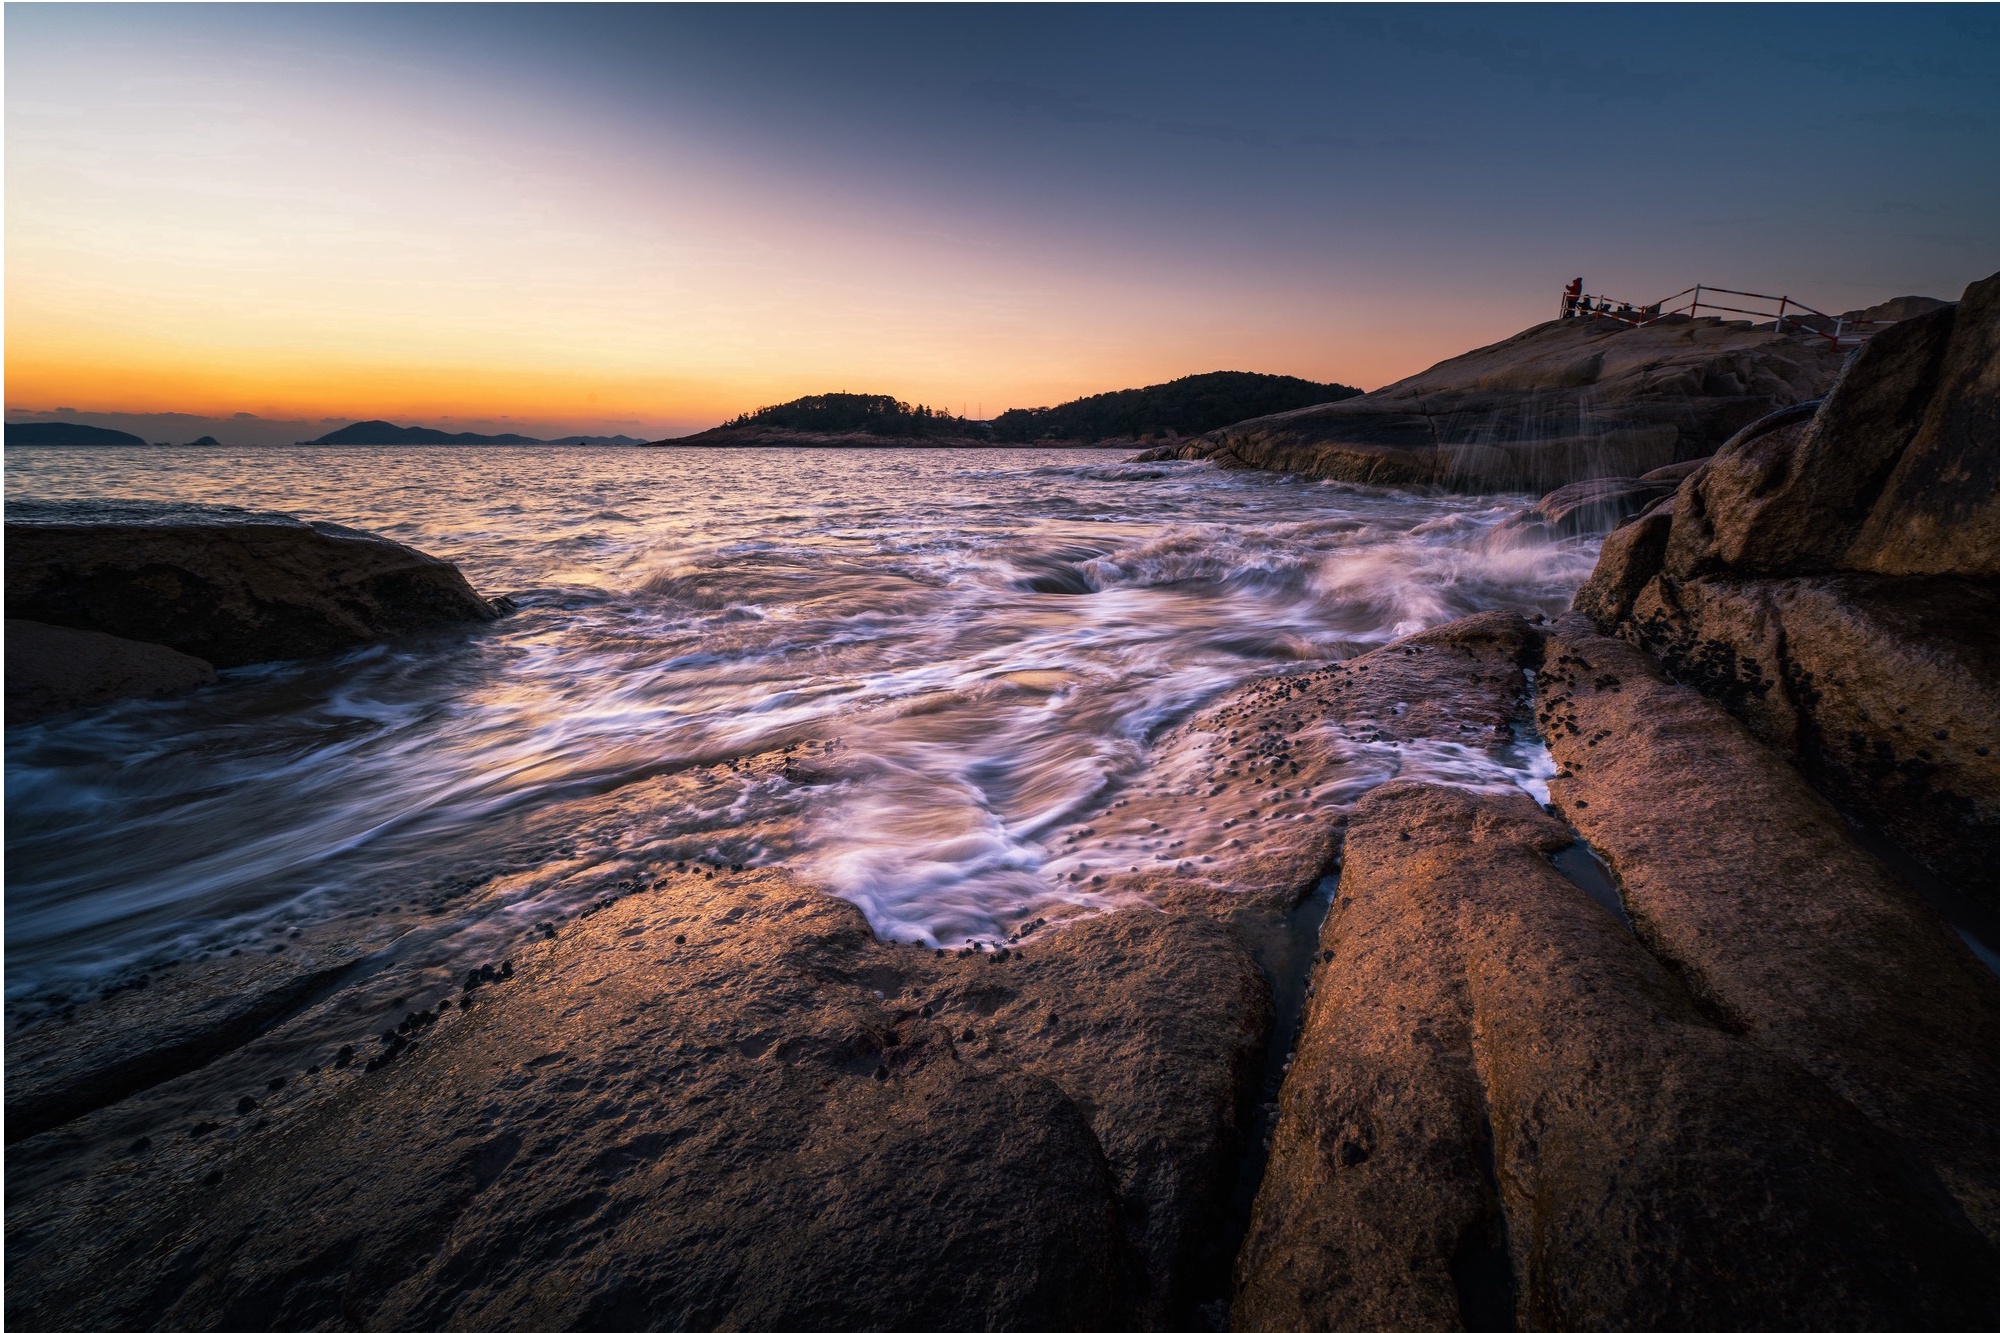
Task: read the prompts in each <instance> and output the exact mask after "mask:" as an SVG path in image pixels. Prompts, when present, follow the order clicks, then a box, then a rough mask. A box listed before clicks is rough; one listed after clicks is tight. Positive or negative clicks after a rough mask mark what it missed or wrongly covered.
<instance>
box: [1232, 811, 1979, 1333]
mask: <svg viewBox="0 0 2000 1333" xmlns="http://www.w3.org/2000/svg"><path fill="white" fill-rule="evenodd" d="M1570 837H1571V833H1570V831H1569V830H1568V829H1566V828H1564V827H1563V826H1562V825H1560V824H1558V823H1557V822H1556V821H1554V820H1552V819H1549V818H1547V817H1546V816H1544V815H1543V814H1542V813H1541V812H1539V811H1538V810H1536V809H1535V807H1534V805H1533V804H1532V803H1531V802H1529V801H1528V800H1527V799H1526V798H1525V797H1522V796H1518V795H1515V796H1491V795H1475V794H1472V793H1469V792H1464V791H1460V790H1457V789H1453V788H1445V787H1437V786H1431V785H1427V784H1419V783H1409V782H1396V783H1391V784H1389V785H1387V786H1384V787H1381V788H1378V789H1376V790H1375V791H1374V792H1373V793H1371V794H1370V795H1368V796H1366V797H1364V798H1363V799H1362V800H1361V802H1360V804H1359V805H1358V806H1357V808H1356V810H1355V813H1354V816H1353V818H1352V820H1351V822H1350V824H1349V830H1348V835H1347V852H1346V864H1345V868H1344V870H1343V874H1342V879H1341V885H1340V895H1341V902H1340V904H1339V906H1338V907H1336V909H1335V910H1334V912H1333V913H1331V914H1330V915H1329V917H1328V918H1327V921H1326V923H1325V926H1324V927H1323V929H1322V934H1321V943H1322V945H1323V947H1324V948H1325V949H1326V950H1328V951H1330V952H1331V960H1330V962H1329V963H1328V964H1327V966H1326V967H1324V968H1323V969H1322V970H1321V973H1320V980H1319V983H1318V988H1317V990H1316V993H1315V994H1314V996H1313V999H1312V1002H1311V1005H1310V1007H1309V1010H1308V1014H1307V1017H1306V1020H1305V1027H1304V1031H1303V1033H1302V1035H1301V1039H1300V1044H1299V1049H1298V1053H1297V1055H1296V1057H1295V1059H1294V1062H1293V1065H1292V1070H1291V1074H1290V1077H1289V1078H1288V1080H1287V1082H1286V1085H1285V1091H1284V1095H1283V1099H1282V1106H1281V1111H1280V1119H1279V1124H1278V1131H1277V1135H1276V1139H1275V1142H1274V1144H1273V1148H1272V1157H1271V1166H1270V1169H1269V1171H1268V1173H1267V1174H1266V1176H1265V1179H1264V1184H1263V1187H1262V1190H1261V1191H1260V1193H1259V1195H1258V1200H1257V1206H1256V1212H1255V1216H1254V1219H1253V1223H1252V1229H1251V1233H1250V1236H1249V1238H1248V1241H1247V1243H1246V1244H1245V1247H1244V1250H1243V1254H1242V1258H1241V1261H1240V1270H1239V1280H1240V1287H1239V1295H1238V1299H1237V1302H1236V1308H1235V1311H1234V1315H1235V1318H1234V1320H1233V1323H1232V1327H1234V1328H1237V1329H1242V1330H1265V1329H1284V1330H1295V1329H1328V1330H1332V1329H1392V1328H1393V1329H1406V1328H1418V1329H1452V1330H1456V1329H1461V1328H1472V1329H1482V1328H1515V1327H1522V1328H1636V1327H1647V1328H1787V1329H1802V1330H1803V1329H1814V1328H1828V1327H1842V1328H1849V1327H1863V1328H1908V1329H1921V1328H1930V1327H1938V1326H1949V1325H1955V1324H1975V1325H1976V1324H1981V1323H1985V1322H1990V1321H1991V1320H1992V1319H1994V1318H1996V1317H2000V1284H1996V1283H1995V1281H1994V1277H1993V1273H1994V1270H1993V1267H1992V1264H1993V1258H1994V1254H1993V1250H1992V1249H1991V1247H1990V1246H1989V1245H1988V1244H1987V1243H1986V1241H1985V1239H1984V1238H1983V1237H1982V1236H1981V1235H1980V1234H1979V1233H1978V1232H1977V1231H1976V1230H1974V1229H1973V1228H1972V1227H1970V1226H1968V1225H1967V1224H1966V1222H1965V1219H1964V1217H1963V1216H1962V1215H1960V1214H1959V1213H1958V1211H1957V1209H1956V1208H1955V1207H1953V1206H1952V1204H1951V1202H1950V1200H1949V1199H1947V1198H1946V1197H1944V1195H1943V1194H1942V1192H1941V1191H1939V1190H1938V1189H1937V1187H1936V1183H1935V1181H1934V1180H1933V1179H1932V1178H1931V1177H1930V1173H1929V1171H1928V1170H1927V1169H1926V1168H1925V1166H1924V1164H1923V1163H1922V1162H1921V1161H1920V1160H1918V1159H1917V1158H1915V1157H1914V1156H1913V1154H1912V1153H1911V1151H1910V1150H1909V1148H1908V1147H1907V1146H1905V1145H1904V1144H1902V1143H1901V1142H1899V1141H1898V1140H1897V1138H1896V1137H1895V1136H1894V1135H1893V1134H1891V1133H1888V1132H1885V1131H1884V1130H1883V1129H1881V1128H1880V1127H1878V1126H1876V1125H1874V1124H1871V1123H1870V1121H1869V1120H1868V1119H1867V1118H1866V1117H1864V1116H1863V1115H1862V1114H1861V1113H1860V1112H1858V1111H1857V1110H1856V1109H1855V1108H1854V1107H1853V1106H1851V1105H1849V1104H1848V1103H1847V1102H1846V1101H1844V1100H1843V1099H1842V1098H1841V1097H1840V1096H1839V1095H1837V1094H1836V1093H1835V1092H1834V1091H1833V1090H1832V1089H1830V1088H1828V1087H1827V1086H1826V1085H1824V1084H1822V1083H1820V1082H1818V1081H1816V1080H1815V1079H1814V1078H1813V1077H1811V1076H1810V1075H1809V1074H1807V1073H1806V1072H1804V1071H1803V1070H1802V1069H1801V1068H1800V1067H1799V1066H1798V1065H1797V1064H1795V1063H1793V1062H1792V1061H1791V1060H1789V1059H1787V1058H1784V1057H1782V1056H1779V1055H1775V1054H1773V1053H1771V1052H1769V1051H1766V1050H1764V1049H1761V1048H1760V1047H1759V1045H1758V1044H1757V1043H1756V1042H1755V1041H1754V1040H1746V1039H1745V1038H1744V1037H1742V1036H1739V1035H1736V1034H1734V1033H1732V1032H1731V1031H1729V1030H1727V1029H1726V1028H1724V1027H1722V1026H1719V1025H1718V1024H1717V1023H1716V1022H1714V1021H1712V1020H1711V1019H1709V1018H1707V1017H1706V1016H1704V1014H1703V1013H1702V1011H1701V1006H1700V1003H1699V1002H1698V1000H1697V998H1696V997H1695V996H1693V995H1691V994H1690V993H1689V992H1688V990H1687V988H1686V987H1685V986H1684V985H1683V984H1682V983H1681V981H1680V979H1679V978H1678V977H1677V976H1676V975H1675V974H1674V972H1673V971H1671V970H1670V969H1669V968H1667V967H1664V966H1662V964H1661V963H1660V962H1659V961H1658V960H1656V959H1655V958H1654V957H1652V956H1651V955H1650V954H1649V953H1648V952H1647V950H1646V949H1645V948H1644V947H1643V946H1642V945H1641V944H1640V943H1639V942H1638V941H1637V940H1635V939H1634V938H1633V937H1632V936H1631V935H1630V934H1628V933H1627V932H1626V931H1625V930H1624V929H1623V928H1621V927H1620V926H1619V925H1618V923H1617V922H1616V921H1615V920H1614V919H1613V918H1612V917H1611V916H1610V914H1608V913H1607V912H1605V911H1604V910H1603V909H1602V908H1600V907H1599V906H1597V905H1596V904H1595V903H1592V902H1591V901H1590V900H1589V899H1588V898H1587V897H1586V896H1585V895H1584V893H1583V891H1582V890H1580V889H1578V888H1577V887H1576V886H1575V885H1573V884H1571V883H1570V882H1569V881H1568V880H1567V879H1565V878H1564V877H1563V876H1562V875H1561V873H1560V872H1558V871H1557V870H1556V869H1555V868H1554V867H1553V866H1552V865H1551V864H1550V863H1549V860H1548V854H1549V853H1550V852H1552V851H1554V850H1556V849H1557V848H1559V847H1561V846H1563V845H1564V844H1565V843H1566V841H1567V840H1568V839H1569V838H1570Z"/></svg>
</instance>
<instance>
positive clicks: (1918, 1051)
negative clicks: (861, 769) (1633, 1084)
mask: <svg viewBox="0 0 2000 1333" xmlns="http://www.w3.org/2000/svg"><path fill="white" fill-rule="evenodd" d="M1885 667H1886V664H1885ZM1919 683H1920V682H1919ZM1539 684H1540V687H1541V689H1540V693H1541V711H1540V714H1539V717H1540V720H1541V722H1542V724H1543V730H1544V733H1545V734H1546V735H1547V736H1548V738H1549V746H1550V749H1551V750H1552V751H1553V752H1554V754H1555V757H1556V759H1557V760H1558V761H1559V762H1560V763H1561V764H1562V766H1563V769H1564V775H1563V776H1560V777H1557V778H1555V779H1552V780H1551V781H1550V783H1549V792H1550V795H1551V798H1552V799H1553V801H1554V802H1555V804H1556V805H1557V806H1558V807H1560V808H1561V809H1562V810H1563V811H1564V813H1565V814H1566V815H1567V816H1568V818H1569V820H1570V822H1571V823H1573V824H1574V825H1575V826H1576V827H1577V829H1578V830H1579V831H1580V832H1581V833H1582V834H1583V835H1584V836H1585V837H1587V838H1588V839H1589V840H1590V843H1591V845H1592V846H1593V847H1595V848H1596V849H1597V850H1598V851H1599V853H1601V854H1602V855H1603V857H1604V858H1605V860H1606V861H1607V862H1608V863H1609V864H1610V865H1611V866H1612V868H1613V869H1614V870H1615V871H1616V872H1617V875H1618V878H1619V881H1620V885H1621V887H1622V889H1623V891H1624V901H1625V906H1626V908H1627V909H1628V910H1629V911H1630V913H1631V916H1632V922H1633V926H1634V928H1635V929H1636V930H1637V932H1638V935H1639V938H1640V939H1641V940H1643V941H1644V942H1645V943H1646V945H1647V946H1648V947H1649V948H1650V949H1652V950H1653V952H1655V953H1656V954H1658V955H1659V956H1660V957H1661V958H1663V959H1664V960H1666V961H1667V962H1668V963H1669V964H1670V965H1671V966H1672V967H1673V968H1674V970H1675V971H1676V972H1677V973H1679V974H1680V975H1681V976H1682V977H1683V978H1684V979H1685V980H1686V982H1687V984H1688V985H1689V987H1690V989H1691V991H1692V993H1693V994H1694V996H1695V998H1696V999H1697V1000H1698V1001H1699V1002H1701V1003H1702V1004H1703V1005H1704V1006H1705V1007H1706V1009H1707V1012H1708V1013H1709V1014H1710V1015H1711V1016H1712V1017H1713V1018H1714V1019H1715V1020H1716V1021H1717V1022H1719V1023H1721V1024H1723V1025H1724V1026H1725V1027H1728V1028H1730V1029H1732V1030H1735V1031H1739V1032H1741V1033H1743V1034H1744V1035H1745V1037H1746V1038H1747V1039H1748V1040H1750V1041H1751V1042H1753V1043H1754V1044H1756V1045H1757V1046H1759V1047H1761V1048H1763V1049H1765V1050H1768V1051H1770V1052H1772V1053H1773V1054H1776V1055H1779V1056H1782V1057H1784V1058H1785V1059H1788V1060H1792V1061H1795V1062H1796V1063H1797V1064H1798V1065H1799V1066H1800V1067H1801V1068H1804V1069H1806V1070H1808V1071H1809V1072H1811V1073H1813V1074H1814V1075H1815V1076H1817V1077H1819V1078H1820V1079H1822V1080H1823V1081H1824V1082H1825V1083H1826V1084H1827V1085H1828V1086H1829V1087H1831V1088H1833V1089H1835V1090H1836V1091H1838V1092H1839V1093H1840V1094H1841V1095H1842V1096H1843V1097H1845V1098H1846V1099H1847V1100H1849V1101H1850V1102H1852V1103H1854V1105H1856V1106H1857V1107H1859V1108H1860V1109H1861V1110H1862V1111H1863V1112H1865V1113H1866V1114H1867V1115H1868V1117H1869V1118H1870V1119H1871V1120H1873V1121H1874V1122H1875V1123H1876V1124H1878V1125H1879V1126H1881V1128H1882V1129H1884V1130H1885V1131H1887V1132H1888V1133H1890V1134H1892V1135H1893V1136H1894V1137H1896V1138H1897V1139H1899V1140H1901V1141H1902V1142H1904V1143H1906V1144H1907V1145H1909V1147H1910V1148H1911V1149H1912V1150H1913V1151H1914V1152H1915V1153H1916V1154H1917V1155H1918V1156H1919V1157H1920V1158H1922V1159H1923V1160H1924V1161H1926V1162H1928V1163H1929V1165H1930V1167H1931V1169H1932V1170H1934V1171H1935V1172H1936V1174H1937V1177H1938V1179H1939V1180H1940V1181H1941V1182H1942V1183H1943V1184H1944V1186H1945V1187H1946V1188H1947V1189H1948V1190H1950V1191H1951V1193H1952V1194H1954V1195H1955V1196H1956V1197H1957V1199H1958V1202H1959V1205H1960V1206H1961V1207H1962V1208H1963V1209H1964V1212H1965V1215H1966V1216H1967V1217H1969V1218H1970V1219H1971V1220H1972V1222H1973V1223H1974V1225H1976V1226H1978V1227H1979V1228H1980V1229H1981V1230H1982V1231H1984V1232H1985V1233H1986V1235H1987V1236H1988V1237H1989V1238H1990V1239H1991V1240H1993V1241H1995V1242H2000V1119H1996V1118H1995V1116H1994V1114H1993V1108H1994V1107H1996V1106H2000V977H1996V976H1995V975H1994V974H1993V973H1991V972H1989V971H1987V970H1986V969H1985V968H1984V967H1982V966H1981V965H1980V963H1979V962H1978V961H1977V960H1976V959H1975V958H1974V957H1973V956H1972V954H1971V953H1970V952H1969V951H1968V950H1967V949H1966V947H1965V945H1964V944H1963V942H1961V941H1960V940H1959V939H1958V937H1957V936H1956V935H1954V934H1953V932H1952V931H1951V929H1950V928H1949V927H1948V926H1946V925H1945V924H1944V922H1943V921H1941V920H1939V919H1938V918H1937V917H1936V916H1934V915H1933V914H1932V913H1931V912H1930V911H1929V910H1927V909H1926V908H1925V907H1924V906H1923V905H1922V904H1921V903H1920V902H1919V901H1917V899H1916V898H1915V897H1914V896H1913V895H1912V894H1911V892H1910V891H1909V890H1908V889H1907V888H1905V887H1904V886H1903V885H1902V884H1901V883H1900V882H1899V881H1897V880H1896V879H1895V878H1894V877H1893V876H1892V875H1891V874H1890V873H1889V872H1888V871H1887V870H1886V869H1885V868H1884V867H1883V865H1882V863H1881V862H1879V861H1877V860H1876V859H1875V858H1874V857H1872V856H1870V855H1868V854H1867V853H1865V852H1863V851H1862V850H1861V849H1860V848H1859V847H1857V846H1856V845H1855V844H1854V842H1853V840H1852V839H1851V838H1850V837H1849V836H1848V833H1847V830H1846V827H1845V826H1844V825H1843V823H1842V822H1841V820H1840V818H1839V816H1838V815H1837V814H1835V812H1834V811H1833V810H1832V809H1831V808H1830V807H1829V806H1828V805H1827V804H1826V803H1825V802H1824V801H1823V800H1821V799H1820V797H1818V796H1817V795H1815V794H1814V793H1813V791H1812V790H1811V788H1809V787H1808V786H1807V785H1806V783H1805V781H1804V780H1803V779H1802V778H1801V776H1800V775H1799V773H1798V771H1797V770H1796V769H1794V768H1793V767H1792V765H1791V764H1789V763H1787V762H1786V761H1785V759H1784V758H1783V757H1782V756H1781V755H1779V754H1777V753H1775V752H1774V751H1772V750H1771V749H1769V748H1767V747H1765V746H1764V745H1762V744H1760V743H1759V742H1758V741H1757V740H1756V738H1755V737H1753V736H1752V735H1751V733H1750V732H1749V730H1748V729H1747V728H1745V727H1744V725H1743V724H1742V723H1741V722H1739V721H1738V720H1736V719H1735V718H1733V717H1731V716H1730V715H1729V714H1728V713H1727V712H1726V711H1724V709H1723V708H1722V706H1721V705H1720V704H1718V703H1717V702H1715V701H1714V700H1712V699H1709V698H1707V697H1705V696H1704V695H1703V694H1701V693H1700V692H1698V691H1696V690H1695V689H1693V688H1692V687H1690V686H1687V685H1680V684H1674V683H1670V682H1668V681H1667V680H1665V679H1664V678H1663V677H1662V675H1661V674H1660V672H1659V669H1658V668H1657V667H1656V666H1655V665H1654V663H1653V662H1652V660H1651V659H1650V658H1649V657H1648V656H1647V655H1646V654H1645V653H1643V652H1642V651H1640V650H1639V649H1637V648H1635V647H1633V646H1632V645H1631V644H1628V643H1626V642H1624V641H1623V640H1622V639H1617V638H1610V637H1606V636H1602V635H1599V634H1597V633H1595V632H1594V631H1593V630H1592V628H1591V627H1590V625H1589V623H1588V622H1587V621H1585V620H1584V618H1583V617H1581V616H1568V617H1565V618H1564V619H1563V620H1562V621H1561V622H1559V624H1558V626H1557V628H1556V631H1555V632H1554V633H1553V634H1551V636H1550V639H1549V645H1548V650H1547V662H1546V664H1545V665H1544V667H1543V669H1542V673H1541V679H1540V681H1539ZM1988 725H1989V726H1990V725H1991V723H1990V722H1989V723H1988ZM1600 737H1610V738H1613V740H1612V743H1609V744H1601V745H1595V746H1593V745H1591V744H1590V743H1589V742H1590V741H1591V740H1593V739H1597V738H1600ZM1992 1271H1993V1272H1995V1273H2000V1267H1995V1268H1994V1269H1993V1270H1992Z"/></svg>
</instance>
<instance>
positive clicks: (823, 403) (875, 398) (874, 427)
mask: <svg viewBox="0 0 2000 1333" xmlns="http://www.w3.org/2000/svg"><path fill="white" fill-rule="evenodd" d="M720 429H722V430H732V431H733V430H744V429H752V430H755V429H762V430H797V431H810V432H812V433H814V434H821V435H855V434H859V435H882V436H889V437H904V438H917V437H922V436H929V435H951V436H966V435H983V434H985V429H984V427H983V426H981V425H980V424H979V423H977V422H973V421H967V420H966V419H965V418H963V417H955V416H952V415H951V414H950V413H949V412H941V411H940V412H933V411H932V410H931V409H930V408H928V407H926V406H924V405H923V404H922V403H919V404H917V405H916V406H915V407H911V406H910V405H909V404H908V403H902V402H898V401H896V400H895V399H894V398H891V397H890V396H889V395H888V394H886V393H816V394H811V395H809V396H807V397H805V398H794V399H793V400H792V401H791V402H789V403H779V404H777V405H776V406H775V407H760V408H758V409H757V410H756V411H755V412H745V413H744V414H743V415H742V416H740V417H738V418H736V419H735V420H734V421H731V422H729V423H728V424H726V425H724V426H722V427H721V428H720Z"/></svg>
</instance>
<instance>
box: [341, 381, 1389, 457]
mask: <svg viewBox="0 0 2000 1333" xmlns="http://www.w3.org/2000/svg"><path fill="white" fill-rule="evenodd" d="M1360 393H1361V390H1359V389H1354V388H1349V387H1348V386H1347V385H1345V384H1318V383H1315V382H1313V381H1312V380H1302V379H1298V378H1296V377H1294V376H1291V375H1259V374H1255V373H1252V372H1250V371H1241V370H1217V371H1212V372H1210V373H1208V374H1206V375H1188V376H1185V377H1183V378H1181V379H1177V380H1170V381H1168V382H1167V383H1165V384H1153V385H1148V386H1147V387H1145V388H1143V389H1119V390H1116V391H1114V392H1111V393H1100V394H1093V395H1091V396H1090V397H1088V398H1078V399H1074V400H1073V401H1071V402H1067V403H1063V404H1061V405H1060V406H1057V407H1026V408H1021V407H1017V408H1010V409H1009V410H1007V411H1005V412H1002V413H1001V414H1000V415H999V416H998V417H996V418H994V419H993V420H992V421H975V420H972V419H970V418H968V417H959V416H953V415H951V414H950V413H949V412H944V411H937V410H933V409H932V408H929V407H926V406H924V405H923V404H921V403H919V404H918V405H916V406H915V407H912V406H911V405H910V404H908V403H905V402H902V401H899V400H898V399H896V398H894V397H891V396H890V395H888V394H880V393H820V394H811V395H808V396H807V397H804V398H795V399H793V400H792V401H791V402H789V403H778V404H776V405H774V406H771V407H760V408H758V409H757V410H756V411H754V412H745V413H744V414H742V415H741V416H739V417H737V418H736V419H735V420H733V421H729V422H725V423H723V424H722V425H720V426H717V427H715V428H714V429H712V430H705V431H702V432H700V433H699V434H695V435H683V436H679V437H676V438H674V439H666V440H653V441H650V442H649V446H648V447H652V448H666V447H682V446H686V447H695V448H701V447H727V446H738V447H744V446H759V445H761V446H775V445H791V446H809V447H812V446H816V447H834V448H878V449H879V448H885V447H895V446H898V445H903V446H911V445H931V446H987V445H1003V446H1030V445H1056V444H1068V445H1104V446H1110V445H1124V444H1131V443H1135V442H1137V441H1140V440H1169V439H1178V438H1180V437H1182V436H1190V435H1200V434H1203V433H1205V432H1208V431H1211V430H1215V429H1217V428H1219V427H1222V426H1228V425H1232V424H1234V423H1235V422H1238V421H1243V420H1247V419H1248V418H1251V417H1257V416H1268V415H1270V414H1271V413H1273V412H1287V411H1291V410H1292V409H1294V408H1299V407H1312V406H1316V405H1318V404H1321V403H1332V402H1338V401H1340V400H1341V399H1343V398H1354V397H1358V396H1359V395H1360ZM350 429H352V428H351V427H350Z"/></svg>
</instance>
